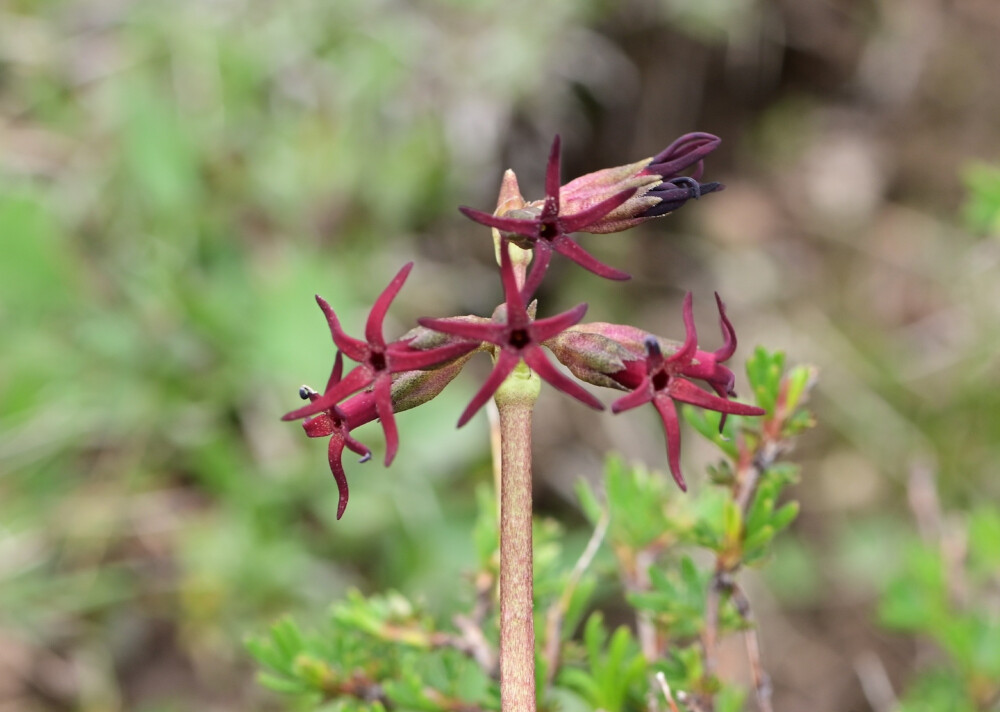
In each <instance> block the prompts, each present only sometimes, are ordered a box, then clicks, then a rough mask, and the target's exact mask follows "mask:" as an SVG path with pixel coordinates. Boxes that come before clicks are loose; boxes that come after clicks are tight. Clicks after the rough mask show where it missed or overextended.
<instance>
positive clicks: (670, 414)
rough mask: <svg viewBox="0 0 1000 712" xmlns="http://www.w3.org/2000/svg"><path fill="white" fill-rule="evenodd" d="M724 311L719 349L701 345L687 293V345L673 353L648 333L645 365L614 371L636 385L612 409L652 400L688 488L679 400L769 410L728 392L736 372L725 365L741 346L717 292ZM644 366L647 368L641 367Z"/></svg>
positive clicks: (677, 474)
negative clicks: (732, 397)
mask: <svg viewBox="0 0 1000 712" xmlns="http://www.w3.org/2000/svg"><path fill="white" fill-rule="evenodd" d="M715 298H716V301H717V303H718V306H719V314H720V318H721V321H722V325H723V334H724V335H725V338H726V341H725V343H724V344H723V346H722V347H721V348H720V349H718V350H717V351H715V352H704V351H699V350H698V334H697V331H696V329H695V324H694V311H693V308H692V298H691V293H690V292H688V293H687V295H686V296H685V297H684V330H685V339H684V343H683V345H681V347H680V348H679V349H678V350H677V351H675V352H674V353H672V354H671V355H669V356H666V357H665V356H664V355H663V351H662V350H661V348H660V342H659V340H658V339H657V338H656V337H654V336H652V335H649V336H647V337H646V338H645V340H644V344H643V346H644V348H645V351H646V357H645V363H644V364H642V365H644V366H645V368H644V369H640V368H637V366H638V365H639V363H641V362H637V361H629V362H627V364H626V368H625V369H623V370H621V371H619V372H617V373H615V374H610V375H611V378H612V379H614V380H615V381H617V382H618V383H620V384H621V385H624V386H627V387H630V388H632V389H633V390H632V392H631V393H630V394H628V395H626V396H623V397H621V398H619V399H618V400H616V401H615V402H614V403H613V404H612V405H611V410H612V411H613V412H615V413H621V412H622V411H625V410H630V409H632V408H636V407H638V406H640V405H642V404H644V403H649V402H652V403H653V406H654V407H655V408H656V410H657V412H658V413H659V414H660V418H661V420H662V421H663V429H664V432H665V433H666V438H667V461H668V462H669V464H670V472H671V474H672V475H673V476H674V480H675V481H676V482H677V484H678V486H679V487H680V488H681V489H682V490H684V491H686V490H687V485H686V484H685V482H684V477H683V475H682V474H681V468H680V452H681V432H680V422H679V420H678V417H677V408H676V406H675V405H674V401H680V402H682V403H690V404H691V405H696V406H698V407H700V408H707V409H708V410H714V411H717V412H719V413H722V414H723V417H725V414H727V413H733V414H736V415H764V413H765V411H764V409H763V408H758V407H756V406H751V405H745V404H743V403H738V402H736V401H732V400H729V399H728V398H727V397H726V396H728V395H731V394H732V392H733V380H734V378H733V374H732V371H730V370H729V369H728V368H726V367H725V366H723V365H722V363H721V362H722V361H725V360H726V359H727V358H729V357H730V356H731V355H732V354H733V352H734V351H735V349H736V334H735V331H734V330H733V327H732V324H731V323H730V322H729V319H728V318H727V317H726V313H725V307H724V305H723V303H722V300H721V299H719V296H718V295H716V297H715ZM642 371H644V372H645V373H642ZM690 378H696V379H699V380H703V381H705V382H707V383H708V384H709V385H710V386H711V387H712V388H713V389H714V390H715V391H716V393H718V394H719V395H712V394H710V393H706V392H705V391H703V390H702V389H700V388H698V387H697V386H696V385H695V384H693V383H692V382H691V381H690V380H688V379H690Z"/></svg>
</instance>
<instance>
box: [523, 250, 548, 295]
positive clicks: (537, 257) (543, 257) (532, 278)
mask: <svg viewBox="0 0 1000 712" xmlns="http://www.w3.org/2000/svg"><path fill="white" fill-rule="evenodd" d="M533 251H534V259H533V260H532V262H531V271H530V272H529V273H528V278H527V279H526V280H525V281H524V288H523V289H522V290H521V299H522V300H524V302H525V303H528V302H530V301H531V298H532V297H533V296H535V290H537V289H538V286H539V285H540V284H541V283H542V279H543V278H544V277H545V272H546V271H547V270H548V269H549V263H550V262H551V261H552V248H551V247H550V246H549V243H547V242H546V241H545V240H537V241H536V242H535V245H534V250H533Z"/></svg>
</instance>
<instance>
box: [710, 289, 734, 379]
mask: <svg viewBox="0 0 1000 712" xmlns="http://www.w3.org/2000/svg"><path fill="white" fill-rule="evenodd" d="M715 303H716V304H717V305H718V306H719V325H720V326H721V327H722V338H723V339H724V341H723V344H722V347H721V348H719V349H716V351H715V359H716V360H717V361H719V362H720V363H721V362H724V361H726V360H728V359H729V358H730V357H731V356H732V355H733V354H734V353H736V329H734V328H733V325H732V323H731V322H730V321H729V317H727V316H726V305H725V304H723V302H722V298H721V297H720V296H719V293H718V292H716V293H715Z"/></svg>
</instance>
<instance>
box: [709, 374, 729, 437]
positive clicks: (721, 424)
mask: <svg viewBox="0 0 1000 712" xmlns="http://www.w3.org/2000/svg"><path fill="white" fill-rule="evenodd" d="M709 385H710V386H711V387H712V390H714V391H715V392H716V394H718V396H719V398H725V397H726V396H727V395H728V394H727V393H726V389H725V388H723V387H722V386H720V385H719V384H718V383H710V384H709ZM728 417H729V413H723V414H722V417H721V418H719V435H722V431H723V430H725V428H726V419H727V418H728Z"/></svg>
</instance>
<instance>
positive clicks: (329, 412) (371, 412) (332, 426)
mask: <svg viewBox="0 0 1000 712" xmlns="http://www.w3.org/2000/svg"><path fill="white" fill-rule="evenodd" d="M343 370H344V358H343V356H342V355H341V353H340V352H339V351H338V352H337V358H336V360H335V361H334V363H333V371H332V372H331V373H330V379H329V381H328V382H327V389H330V388H332V387H334V386H336V385H337V384H338V383H340V382H341V380H340V379H341V374H342V373H343ZM299 395H300V396H301V397H302V398H303V400H306V399H308V400H310V401H312V402H313V403H315V402H316V401H317V400H319V399H320V398H321V397H322V396H320V394H319V393H317V392H316V391H314V390H312V389H311V388H309V387H308V386H302V388H300V389H299ZM376 417H377V412H376V406H375V394H374V393H371V392H365V393H359V394H358V395H356V396H354V397H353V398H350V399H348V400H347V401H346V402H344V403H342V404H340V405H332V406H330V407H329V408H327V409H326V410H325V411H323V412H322V413H320V414H319V415H316V416H315V417H312V418H309V420H306V421H304V422H303V423H302V427H303V429H304V430H305V431H306V435H308V436H309V437H311V438H322V437H326V436H328V435H329V436H330V446H329V449H328V457H329V460H330V472H332V473H333V479H334V480H336V481H337V490H338V491H339V492H340V501H339V502H338V504H337V519H340V518H341V517H342V516H344V510H345V509H346V508H347V499H348V497H349V496H350V492H349V490H348V487H347V474H346V473H345V472H344V465H343V463H342V462H341V457H342V455H343V453H344V447H347V448H348V449H349V450H352V451H353V452H356V453H357V454H358V455H361V462H367V461H368V460H369V459H371V456H372V452H371V450H369V449H368V448H367V447H366V446H365V445H363V444H362V443H360V442H359V441H357V440H356V439H355V438H354V437H353V436H352V435H351V430H352V429H353V428H356V427H358V426H359V425H363V424H365V423H368V422H371V421H373V420H375V418H376Z"/></svg>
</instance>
